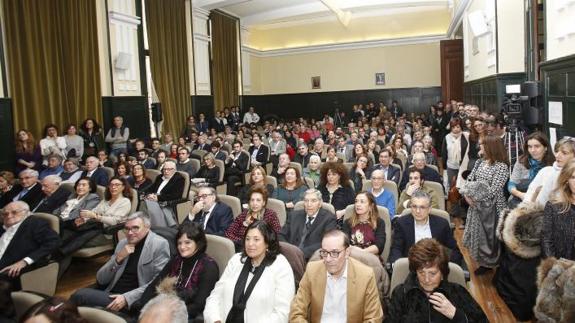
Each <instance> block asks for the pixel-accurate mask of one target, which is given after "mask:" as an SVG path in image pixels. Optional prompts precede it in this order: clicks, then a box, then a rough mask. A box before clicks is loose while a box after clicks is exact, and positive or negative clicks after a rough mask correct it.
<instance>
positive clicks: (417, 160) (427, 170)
mask: <svg viewBox="0 0 575 323" xmlns="http://www.w3.org/2000/svg"><path fill="white" fill-rule="evenodd" d="M425 160H426V158H425V153H422V152H418V153H414V154H413V158H412V160H411V163H412V166H411V167H415V168H416V169H419V170H420V171H421V173H422V174H423V179H425V180H426V181H428V182H437V183H439V184H441V186H443V179H442V178H441V176H440V175H439V173H438V172H437V171H436V170H435V169H433V168H431V167H429V166H427V164H426V162H425ZM411 167H406V168H405V171H404V172H403V177H402V179H401V184H399V190H400V191H403V190H404V189H405V186H406V185H407V182H408V181H409V169H410V168H411Z"/></svg>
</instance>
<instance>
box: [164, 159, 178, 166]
mask: <svg viewBox="0 0 575 323" xmlns="http://www.w3.org/2000/svg"><path fill="white" fill-rule="evenodd" d="M167 163H172V164H173V165H174V167H176V161H175V160H173V159H166V161H165V162H164V165H166V164H167Z"/></svg>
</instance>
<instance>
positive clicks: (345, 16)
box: [320, 0, 351, 27]
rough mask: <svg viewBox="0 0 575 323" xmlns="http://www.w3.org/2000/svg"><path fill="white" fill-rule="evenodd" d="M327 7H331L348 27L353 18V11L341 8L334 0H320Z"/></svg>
mask: <svg viewBox="0 0 575 323" xmlns="http://www.w3.org/2000/svg"><path fill="white" fill-rule="evenodd" d="M320 1H321V2H322V3H323V4H324V5H325V6H326V7H328V8H329V10H331V11H332V12H333V13H334V14H335V15H336V17H337V20H339V22H340V23H341V24H342V25H344V26H345V27H347V25H349V22H350V20H351V12H349V11H343V10H341V9H340V8H339V7H338V6H337V4H336V3H335V2H334V1H333V0H320Z"/></svg>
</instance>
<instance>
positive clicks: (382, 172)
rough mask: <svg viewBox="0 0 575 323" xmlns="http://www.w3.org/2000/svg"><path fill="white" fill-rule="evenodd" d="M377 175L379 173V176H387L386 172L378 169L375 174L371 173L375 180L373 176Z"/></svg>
mask: <svg viewBox="0 0 575 323" xmlns="http://www.w3.org/2000/svg"><path fill="white" fill-rule="evenodd" d="M376 173H377V174H380V173H381V175H385V172H384V171H383V170H381V169H376V170H374V171H373V172H371V178H373V176H375V175H376Z"/></svg>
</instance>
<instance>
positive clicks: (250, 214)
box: [225, 186, 281, 249]
mask: <svg viewBox="0 0 575 323" xmlns="http://www.w3.org/2000/svg"><path fill="white" fill-rule="evenodd" d="M248 196H249V203H248V208H246V209H245V210H244V211H242V213H240V215H238V216H237V217H236V218H235V219H234V221H233V222H232V224H231V225H230V226H229V227H228V229H227V230H226V233H225V236H226V237H227V238H229V239H230V240H232V241H233V242H234V244H235V245H236V249H240V247H241V243H242V242H243V237H244V234H245V232H246V227H247V226H249V225H250V224H252V223H253V222H255V221H259V220H262V221H265V222H267V223H268V224H269V225H270V227H271V228H272V229H273V230H274V231H275V232H276V233H278V232H280V230H281V225H280V221H279V220H278V216H277V214H276V212H275V211H274V210H272V209H268V208H266V206H267V203H268V192H267V190H266V189H265V188H263V187H257V186H256V187H253V188H252V189H250V191H249V194H248Z"/></svg>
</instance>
